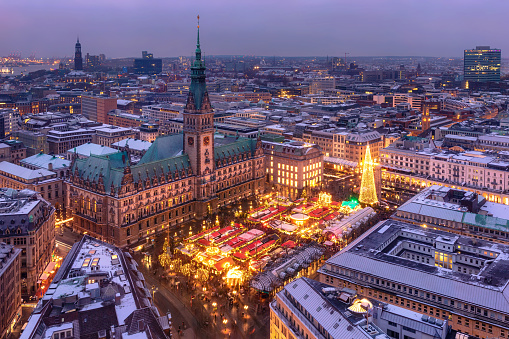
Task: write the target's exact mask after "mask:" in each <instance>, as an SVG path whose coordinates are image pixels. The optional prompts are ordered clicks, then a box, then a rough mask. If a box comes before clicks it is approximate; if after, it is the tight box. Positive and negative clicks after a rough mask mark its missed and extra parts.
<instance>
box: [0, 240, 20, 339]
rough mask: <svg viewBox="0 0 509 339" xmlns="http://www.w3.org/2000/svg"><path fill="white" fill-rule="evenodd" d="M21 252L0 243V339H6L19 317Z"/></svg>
mask: <svg viewBox="0 0 509 339" xmlns="http://www.w3.org/2000/svg"><path fill="white" fill-rule="evenodd" d="M20 258H21V250H20V249H19V248H15V247H14V246H12V245H7V244H6V243H4V242H0V286H1V287H0V300H2V303H1V304H0V338H2V339H4V338H8V337H9V335H10V333H11V332H12V330H13V329H14V325H15V324H16V322H17V321H18V320H19V318H20V317H21V272H20V269H21V259H20Z"/></svg>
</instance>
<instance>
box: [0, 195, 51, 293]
mask: <svg viewBox="0 0 509 339" xmlns="http://www.w3.org/2000/svg"><path fill="white" fill-rule="evenodd" d="M0 202H1V203H2V206H3V207H2V208H1V209H0V239H1V240H2V241H3V242H5V243H6V244H8V245H13V246H15V247H16V248H19V249H21V256H20V261H21V275H20V277H21V284H20V285H21V294H22V295H23V297H28V296H35V294H36V293H37V291H38V289H39V287H40V286H38V282H37V281H38V280H39V277H40V275H41V274H42V273H43V271H44V269H45V268H46V266H47V265H48V263H49V262H50V261H51V255H52V253H53V249H54V248H55V208H54V207H53V206H52V205H51V204H50V203H49V202H47V201H46V200H44V199H42V198H41V197H40V196H39V195H38V194H37V192H34V191H31V190H21V191H18V190H13V189H6V188H2V189H0Z"/></svg>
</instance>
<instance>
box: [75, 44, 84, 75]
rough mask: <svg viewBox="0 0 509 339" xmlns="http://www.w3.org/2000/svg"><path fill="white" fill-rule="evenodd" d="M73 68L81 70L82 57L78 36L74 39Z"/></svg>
mask: <svg viewBox="0 0 509 339" xmlns="http://www.w3.org/2000/svg"><path fill="white" fill-rule="evenodd" d="M74 69H75V70H76V71H82V70H83V57H82V55H81V44H80V39H79V38H78V40H77V41H76V46H75V47H74Z"/></svg>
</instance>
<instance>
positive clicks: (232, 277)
mask: <svg viewBox="0 0 509 339" xmlns="http://www.w3.org/2000/svg"><path fill="white" fill-rule="evenodd" d="M244 275H245V274H244V272H243V271H241V270H240V268H239V266H235V267H232V268H230V269H229V270H228V272H227V273H226V282H227V283H228V285H230V286H240V284H242V282H243V281H244V278H245V276H244Z"/></svg>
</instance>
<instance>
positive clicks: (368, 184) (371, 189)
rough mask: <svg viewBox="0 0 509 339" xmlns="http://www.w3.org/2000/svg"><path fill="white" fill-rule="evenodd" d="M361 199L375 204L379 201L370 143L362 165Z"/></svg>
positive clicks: (369, 203)
mask: <svg viewBox="0 0 509 339" xmlns="http://www.w3.org/2000/svg"><path fill="white" fill-rule="evenodd" d="M359 201H360V202H361V203H363V204H367V205H373V204H376V203H377V202H378V196H377V194H376V186H375V173H374V172H373V160H372V159H371V151H370V150H369V145H368V147H367V148H366V155H365V156H364V163H363V165H362V181H361V192H360V195H359Z"/></svg>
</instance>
